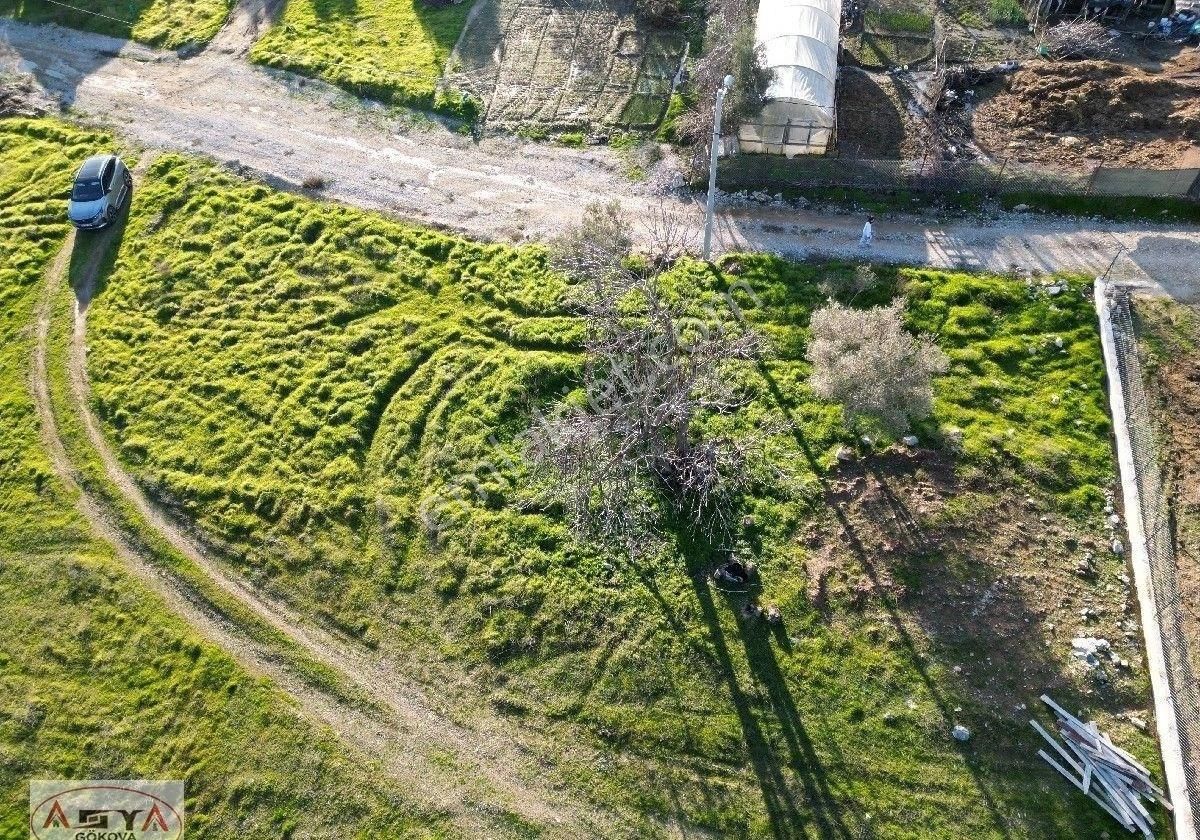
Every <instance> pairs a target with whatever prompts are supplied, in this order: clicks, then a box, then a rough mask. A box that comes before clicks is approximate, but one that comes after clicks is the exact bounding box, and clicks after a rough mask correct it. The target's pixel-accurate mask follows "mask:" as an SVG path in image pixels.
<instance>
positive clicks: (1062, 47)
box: [1042, 20, 1117, 59]
mask: <svg viewBox="0 0 1200 840" xmlns="http://www.w3.org/2000/svg"><path fill="white" fill-rule="evenodd" d="M1116 41H1117V36H1116V35H1113V34H1112V33H1110V32H1109V30H1108V29H1107V28H1106V27H1105V26H1104V25H1103V24H1100V23H1097V22H1096V21H1094V20H1064V21H1063V22H1062V23H1056V24H1054V26H1051V27H1050V28H1049V29H1047V30H1046V31H1045V32H1044V33H1043V34H1042V48H1043V49H1044V50H1045V51H1046V53H1047V54H1048V55H1049V56H1051V57H1052V58H1058V59H1067V58H1104V57H1106V56H1110V55H1113V54H1114V53H1115V52H1116V51H1117V48H1116Z"/></svg>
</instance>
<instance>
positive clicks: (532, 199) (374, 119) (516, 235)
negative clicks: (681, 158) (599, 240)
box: [0, 16, 1200, 301]
mask: <svg viewBox="0 0 1200 840" xmlns="http://www.w3.org/2000/svg"><path fill="white" fill-rule="evenodd" d="M235 17H236V16H235ZM236 25H238V26H239V27H243V28H244V27H245V26H246V25H247V24H246V23H245V22H236ZM234 40H235V42H236V40H237V39H236V38H235V39H234ZM221 43H223V41H222V40H221V36H218V44H221ZM241 51H242V50H241V49H238V48H230V47H226V48H223V49H222V48H210V49H208V50H205V51H203V52H201V53H199V54H198V55H195V56H193V57H190V58H180V57H178V56H177V55H175V54H174V53H169V52H158V51H154V50H150V49H147V48H145V47H141V46H139V45H136V44H132V43H130V42H126V41H120V40H117V39H113V38H109V37H105V36H101V35H95V34H91V33H84V32H77V31H74V30H68V29H63V28H60V27H54V26H31V25H26V24H20V23H16V22H14V21H9V20H4V21H0V73H4V72H9V73H11V72H19V73H28V74H32V76H33V77H34V78H35V79H36V81H37V82H38V84H40V85H41V86H42V87H44V88H45V89H46V90H47V91H48V92H49V93H50V94H52V95H53V96H55V97H56V98H58V99H60V100H61V101H63V102H64V103H66V104H68V105H70V107H71V109H72V111H73V112H74V113H76V114H79V115H81V116H84V117H88V118H94V119H99V120H102V121H103V122H105V123H106V124H108V125H110V126H112V127H114V128H115V129H117V130H118V131H120V132H121V133H122V134H123V135H124V136H125V137H126V138H127V139H128V140H129V141H130V142H132V143H135V144H138V145H141V146H145V147H148V148H153V149H162V150H181V151H188V152H195V153H200V154H205V155H208V156H210V157H212V158H214V159H215V160H217V161H220V162H222V163H225V164H229V165H231V166H234V167H235V168H239V169H241V170H242V171H248V172H252V173H255V174H258V175H261V176H264V177H266V178H267V179H268V180H270V181H272V182H273V183H275V184H276V185H278V186H281V187H283V188H288V189H299V184H300V183H301V182H302V181H304V179H305V178H306V177H307V176H310V175H316V174H320V175H322V176H323V177H324V178H325V181H326V186H325V188H324V190H323V195H324V196H325V197H326V198H330V199H335V200H338V201H343V202H346V203H349V204H354V205H358V206H361V207H367V208H372V209H378V210H383V211H386V212H389V213H393V214H397V215H400V216H403V217H405V218H408V219H412V220H414V221H418V222H422V223H425V224H431V225H437V226H441V227H446V228H450V229H453V230H457V231H461V232H463V233H466V234H468V235H471V236H475V237H479V238H484V239H496V240H509V241H518V240H528V239H544V238H546V237H548V236H550V235H553V233H554V232H556V231H557V230H559V229H561V228H562V226H563V225H564V224H567V223H570V222H571V221H572V220H574V219H576V218H578V216H579V213H580V211H581V209H582V208H583V207H584V206H585V205H587V204H588V203H590V202H593V201H599V200H608V199H612V198H616V199H620V200H621V201H622V202H623V203H625V204H626V206H628V207H629V208H630V209H632V210H633V211H635V212H637V211H639V210H640V211H645V210H646V209H647V208H648V207H649V206H651V205H657V204H658V203H659V202H660V201H663V200H665V201H666V202H668V203H669V204H670V206H672V207H673V208H675V209H677V210H679V212H681V213H683V214H686V216H687V218H688V219H689V220H690V223H691V224H692V225H695V226H698V225H699V222H700V218H701V206H700V204H699V202H697V201H696V200H695V199H694V198H691V197H682V198H680V197H672V198H667V199H662V198H661V197H660V196H659V195H657V194H656V191H655V189H654V187H653V185H652V184H653V183H659V182H660V179H652V182H651V183H640V184H637V183H632V182H630V180H629V179H628V178H627V177H626V176H625V174H624V172H625V168H624V166H623V164H622V163H621V161H620V160H619V159H618V158H617V157H616V156H615V155H614V154H613V153H611V152H609V151H608V150H607V149H604V148H585V149H567V148H560V147H556V146H551V145H548V144H539V143H531V142H526V141H523V140H520V139H517V138H491V139H485V140H483V141H482V142H480V143H475V142H473V141H472V140H471V139H470V138H467V137H462V136H459V135H456V134H454V133H452V132H449V131H446V130H444V129H442V128H441V127H440V126H436V125H429V124H428V123H426V122H424V121H417V122H413V121H411V120H410V121H409V124H407V125H401V124H400V123H399V122H398V121H397V120H395V119H392V118H389V117H387V116H385V114H384V113H383V112H382V111H381V110H372V109H371V108H369V107H364V106H361V105H358V104H356V103H354V102H353V101H352V100H351V99H350V98H349V97H347V96H345V95H343V94H340V93H339V92H337V91H334V90H332V89H330V88H328V87H327V86H325V85H321V84H318V83H313V82H311V81H309V82H307V83H306V82H304V81H303V80H301V79H298V78H297V77H294V76H291V75H289V74H285V73H278V72H273V71H265V70H263V69H260V68H255V67H252V66H250V65H248V64H246V63H245V61H244V59H243V58H241V57H240V55H239V53H240V52H241ZM862 221H863V220H862V219H861V218H859V217H856V216H852V215H846V214H840V215H839V214H829V213H820V212H815V211H812V210H799V209H795V208H780V207H773V206H770V205H766V206H763V205H754V206H740V207H731V206H728V205H727V206H726V207H725V208H724V209H723V210H722V212H721V214H720V218H719V220H718V228H719V230H718V245H719V247H720V248H721V249H725V250H731V249H747V248H749V249H762V250H771V251H777V252H781V253H787V254H792V255H797V256H803V255H807V254H813V255H836V256H844V255H856V254H862V255H864V256H865V255H866V254H865V252H864V251H862V250H860V249H858V248H857V238H858V231H859V229H860V228H861V225H862ZM870 258H871V259H874V260H880V261H894V262H901V263H911V264H925V265H933V266H942V267H954V266H971V267H980V268H988V269H993V270H1008V269H1010V268H1012V267H1014V266H1016V267H1018V268H1022V269H1029V270H1032V269H1038V270H1042V271H1057V270H1078V271H1082V272H1085V273H1087V274H1098V273H1102V272H1104V271H1105V270H1106V269H1108V267H1109V265H1110V263H1111V264H1112V270H1111V276H1112V277H1113V278H1114V279H1118V280H1123V281H1126V282H1131V283H1138V284H1142V285H1145V286H1146V287H1148V289H1150V290H1152V291H1156V292H1166V293H1168V294H1171V295H1172V296H1174V297H1176V298H1179V299H1182V300H1190V301H1200V281H1198V280H1197V275H1198V274H1200V269H1198V268H1197V266H1200V232H1198V231H1197V230H1196V229H1193V228H1191V227H1187V226H1182V225H1154V224H1116V223H1108V222H1101V221H1092V220H1071V219H1057V218H1049V217H1043V216H1040V215H1036V214H1005V215H1003V216H1002V217H1001V218H1000V219H999V220H982V221H981V220H978V219H963V220H959V221H951V222H947V223H941V222H938V221H936V220H934V219H933V218H932V217H930V216H897V217H894V218H893V217H889V218H880V219H877V220H876V226H875V243H874V245H873V247H872V248H871V251H870ZM1114 259H1115V262H1114Z"/></svg>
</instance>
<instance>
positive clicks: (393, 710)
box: [30, 226, 610, 837]
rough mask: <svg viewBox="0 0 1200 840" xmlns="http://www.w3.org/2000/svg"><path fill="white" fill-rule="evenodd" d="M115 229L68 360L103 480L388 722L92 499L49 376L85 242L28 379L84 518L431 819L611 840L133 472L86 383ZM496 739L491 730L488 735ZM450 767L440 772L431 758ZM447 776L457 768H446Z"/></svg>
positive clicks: (56, 274)
mask: <svg viewBox="0 0 1200 840" xmlns="http://www.w3.org/2000/svg"><path fill="white" fill-rule="evenodd" d="M115 231H116V227H115V226H114V227H113V228H110V229H109V230H108V231H105V232H104V233H102V234H101V235H100V236H99V237H98V238H97V239H96V240H95V241H94V242H93V243H92V246H93V247H92V250H91V252H90V253H89V254H88V255H87V259H86V260H85V262H84V264H83V265H82V268H81V270H80V276H79V277H78V278H77V286H76V297H77V304H76V306H75V308H74V319H73V320H74V323H73V325H72V329H71V336H70V344H69V354H68V380H69V395H68V396H69V402H70V405H71V409H72V411H73V413H74V414H75V415H77V419H78V420H79V422H80V425H81V426H82V428H83V430H84V433H85V436H86V442H87V444H88V445H89V447H90V448H91V449H92V450H94V454H95V456H96V457H97V458H98V459H99V462H100V465H101V466H102V467H103V470H104V473H105V476H106V478H107V480H108V481H109V482H111V483H112V484H113V485H114V486H115V488H116V490H117V491H118V492H119V493H120V495H121V496H122V497H123V499H124V500H125V501H126V502H128V503H129V504H130V505H131V506H132V507H133V508H134V509H135V510H136V511H137V512H138V514H139V515H140V516H141V517H142V518H143V519H144V520H145V523H146V524H147V525H148V526H149V527H150V528H151V529H153V531H154V532H155V533H156V534H157V535H158V536H160V537H162V538H163V539H164V540H165V541H166V542H167V543H168V544H169V545H170V546H171V547H172V548H173V549H174V550H175V551H177V552H178V553H179V554H181V555H183V556H184V557H185V558H186V559H187V560H188V561H190V562H191V563H192V564H194V565H195V566H196V567H197V568H198V569H199V570H200V571H201V572H202V573H203V574H204V575H205V576H206V577H207V579H208V580H209V581H210V582H211V583H212V584H213V585H214V586H216V587H217V588H219V589H220V590H221V592H222V593H223V594H224V595H227V596H229V597H230V598H232V599H234V600H235V601H236V602H237V603H238V604H239V605H240V606H242V607H244V608H246V609H248V610H249V611H250V613H251V614H252V615H254V616H255V618H257V619H259V620H261V621H263V622H264V623H265V624H266V625H267V626H268V627H270V628H271V629H273V630H274V631H277V632H278V633H280V634H282V635H283V636H284V637H286V638H287V639H288V640H290V641H291V642H293V643H295V644H296V645H297V646H298V647H299V648H300V649H301V650H303V651H304V652H305V653H306V654H307V655H308V656H311V657H312V659H313V660H315V661H316V662H317V663H319V664H320V665H323V666H325V667H326V668H328V669H330V670H331V671H333V672H335V673H337V674H338V675H339V676H340V677H341V678H343V679H344V680H346V681H347V683H349V684H350V685H352V686H354V687H355V688H356V689H358V690H360V691H361V692H362V693H363V694H364V695H365V696H366V697H368V698H370V700H372V701H373V702H375V703H376V704H378V706H379V707H380V708H381V709H382V710H384V712H385V715H386V719H381V718H379V717H376V716H373V715H369V714H367V713H366V712H365V711H363V710H361V709H357V708H354V707H353V706H352V705H350V704H348V703H345V702H341V701H339V700H337V699H335V698H333V697H331V696H330V695H328V694H325V693H323V692H321V691H319V690H318V689H316V688H315V687H313V686H311V685H309V684H306V683H305V682H303V681H302V680H300V679H298V678H297V676H296V675H295V674H294V673H292V672H291V671H290V670H289V669H287V668H286V667H283V666H282V665H281V664H280V663H279V657H278V656H277V655H274V654H273V652H272V651H270V650H269V649H267V648H266V647H265V646H262V645H257V644H256V643H254V642H252V641H250V640H248V639H247V637H246V633H245V631H244V630H243V629H242V628H241V627H239V626H238V625H237V624H236V623H235V622H233V621H231V620H229V619H228V618H224V617H221V616H219V615H217V614H214V611H213V610H212V607H211V605H207V604H205V603H204V598H203V596H202V595H200V594H199V593H197V592H194V591H189V587H188V585H187V584H186V583H185V582H183V581H182V580H180V579H179V578H178V577H176V576H175V575H173V574H170V573H168V572H166V571H165V570H164V569H162V568H161V567H159V566H158V565H156V564H155V562H154V561H153V560H152V559H151V557H150V556H148V553H145V552H142V551H139V550H138V549H137V548H135V546H134V545H133V544H132V543H131V541H130V540H128V539H127V538H126V537H125V536H124V535H123V534H122V533H121V531H120V529H119V528H118V527H117V526H116V525H115V524H114V522H113V520H112V517H111V515H110V514H109V513H108V512H107V511H106V510H105V508H104V505H103V504H102V503H100V502H99V501H97V500H96V499H95V498H93V497H92V496H91V495H90V494H89V493H88V492H87V491H86V490H85V489H84V487H83V485H82V483H81V481H80V480H79V477H78V474H77V472H76V469H75V467H74V466H73V464H72V462H71V460H70V456H69V455H68V454H67V448H66V446H65V445H64V443H63V439H62V437H61V434H60V430H59V428H58V424H57V422H56V420H55V417H54V414H53V410H52V401H51V397H50V390H49V388H50V386H49V377H48V373H47V356H48V352H47V347H48V343H49V334H50V322H51V314H52V309H53V300H54V294H55V290H56V288H57V287H58V285H59V284H60V283H63V282H65V279H66V277H67V275H68V273H69V269H70V265H71V257H72V254H73V252H74V246H75V241H76V238H75V236H74V234H72V235H71V236H69V237H68V239H67V241H66V242H65V244H64V246H63V248H62V249H61V250H60V252H59V253H58V254H57V255H56V257H55V259H54V261H53V262H52V264H51V266H50V268H49V270H48V271H47V273H46V282H45V286H44V289H43V293H42V295H41V300H40V302H39V305H38V309H37V313H36V343H35V351H34V357H33V364H32V366H31V371H30V387H31V390H32V392H33V396H34V402H35V404H36V407H37V414H38V417H39V420H40V425H41V430H42V437H43V440H44V443H45V446H46V448H47V450H48V452H49V453H50V456H51V461H52V463H53V465H54V468H55V471H56V472H57V473H58V475H59V476H60V478H61V479H62V480H63V481H64V482H65V483H66V484H67V485H68V486H69V487H71V488H72V490H73V491H74V492H75V493H77V495H78V507H79V510H80V512H81V513H82V514H83V515H84V516H85V517H86V519H87V520H88V521H89V523H91V525H92V527H93V528H94V529H95V530H96V532H97V533H98V534H99V535H100V536H101V537H102V538H103V539H104V540H105V541H107V542H108V543H110V544H111V545H112V546H113V547H114V549H115V550H116V551H117V554H118V555H119V556H120V557H121V559H122V560H124V561H125V563H126V565H127V566H128V567H129V568H130V570H131V571H132V572H133V573H134V574H136V575H137V577H138V578H139V579H141V580H143V581H144V582H146V583H147V584H148V585H149V586H150V588H151V589H153V590H154V591H155V592H156V593H157V594H158V595H160V596H161V597H163V598H164V599H165V600H166V601H167V602H168V603H169V604H170V605H171V606H172V608H173V609H175V610H176V611H177V612H178V613H179V614H180V615H182V616H183V617H184V618H185V619H186V620H187V621H188V622H189V624H191V625H192V626H193V627H195V628H196V630H197V631H198V632H200V633H201V634H202V635H204V636H205V637H206V638H209V639H210V640H212V641H213V642H214V643H216V644H218V645H220V646H221V647H222V648H223V649H224V650H226V651H228V652H230V653H231V654H232V655H233V656H234V657H235V658H237V659H238V660H239V661H241V662H243V663H244V664H245V665H246V666H247V667H248V668H249V669H250V670H252V671H254V672H255V673H258V674H261V675H264V676H267V677H269V678H271V679H272V680H274V681H275V682H276V683H277V684H278V685H279V686H280V687H281V688H283V689H284V690H285V691H286V692H287V693H288V695H290V696H291V697H292V698H293V699H294V700H295V701H296V702H297V704H298V705H299V707H300V708H301V709H302V710H303V711H304V712H305V714H306V715H308V716H309V717H310V718H311V719H315V720H318V721H320V722H322V723H324V724H326V725H328V726H330V727H331V728H332V729H333V730H334V731H336V732H337V733H338V734H339V735H340V736H341V737H343V738H344V739H345V740H346V741H348V742H349V743H351V744H353V745H354V746H356V747H358V748H359V749H361V750H362V751H364V752H366V753H367V754H368V755H370V756H371V757H372V758H374V759H376V760H378V761H379V762H380V763H381V765H382V767H383V769H384V770H385V771H386V772H387V773H388V774H389V775H391V776H393V777H394V778H395V779H397V780H399V781H401V782H402V783H404V784H405V788H406V790H408V791H410V792H411V793H412V794H413V795H414V796H415V797H417V798H418V799H420V800H421V801H422V804H424V805H425V806H426V807H430V808H435V809H437V810H439V811H444V812H446V813H448V814H449V815H451V817H452V818H453V819H455V821H456V822H457V823H458V825H459V827H460V828H462V829H463V830H465V831H467V832H468V836H505V835H507V834H509V833H517V834H522V835H524V834H527V833H528V832H529V830H530V829H531V828H532V829H535V830H540V831H541V833H542V834H544V835H545V836H562V837H580V836H596V835H602V834H608V833H610V832H609V831H606V830H605V827H606V826H608V825H609V824H610V822H609V820H608V818H607V816H606V815H601V814H600V813H598V812H595V811H592V810H590V809H588V808H587V807H585V806H584V807H581V806H576V805H574V804H571V803H567V802H564V801H563V800H562V799H561V797H557V796H553V795H547V794H546V793H544V792H543V791H542V790H537V789H535V788H534V787H533V786H532V785H530V784H527V783H526V782H525V781H523V780H522V778H521V773H522V769H524V770H525V773H526V774H528V775H529V776H532V775H533V774H535V773H537V772H538V770H537V768H534V767H531V766H530V764H531V762H530V760H529V759H528V757H527V756H526V755H525V754H524V753H523V752H522V750H521V748H520V747H519V746H517V745H516V744H515V743H514V742H513V741H512V740H510V739H508V738H505V737H502V736H500V735H497V734H495V733H494V732H491V731H484V730H482V729H469V728H467V727H465V726H462V725H460V724H458V723H455V722H453V721H450V720H448V719H446V718H445V717H443V716H442V715H440V714H439V713H438V712H437V711H436V710H435V709H434V708H433V707H432V705H431V704H430V703H429V702H428V701H427V700H426V699H425V698H424V697H423V696H422V692H421V690H420V689H418V688H417V687H415V686H413V685H411V684H410V683H408V682H407V681H406V680H404V679H403V678H402V677H400V675H399V674H397V673H396V672H395V670H394V668H392V667H391V665H390V664H389V663H387V662H386V661H384V660H383V659H382V658H381V657H378V656H375V655H372V654H371V653H370V652H368V651H366V650H364V649H361V648H359V647H357V646H355V645H353V644H351V643H349V642H348V641H346V640H344V639H342V638H339V637H337V636H335V635H333V634H332V633H330V632H328V631H326V630H324V629H321V628H318V627H315V626H312V625H310V624H307V623H305V622H304V621H303V620H302V619H301V618H300V617H299V616H297V615H296V614H295V613H294V612H293V611H292V610H291V609H290V608H289V607H287V606H286V605H285V604H282V603H280V602H278V601H274V600H268V599H267V598H265V597H264V596H262V595H261V594H260V593H258V592H256V591H254V590H252V589H250V588H249V587H248V586H247V585H246V584H244V583H242V582H241V581H239V580H236V579H235V578H234V577H232V576H231V575H230V574H229V573H227V572H226V571H225V570H224V569H223V568H222V567H221V566H220V564H219V563H218V562H217V561H215V560H214V559H213V558H210V557H209V556H208V555H207V553H206V552H205V551H204V550H203V549H202V548H201V547H200V546H199V544H198V542H197V541H195V540H194V539H193V538H192V537H191V536H189V535H188V534H186V533H185V532H184V530H183V529H182V528H181V527H180V526H178V525H176V524H175V523H173V522H172V521H171V520H169V519H168V517H167V515H166V514H165V513H164V512H163V511H162V510H161V509H159V508H158V507H157V506H156V505H155V504H154V503H153V502H151V501H150V500H149V499H148V498H147V496H146V495H145V494H144V493H143V492H142V490H141V489H140V488H139V487H138V486H137V484H136V483H135V482H134V481H133V479H132V478H131V477H130V476H129V475H128V474H127V473H126V472H125V471H124V469H123V468H122V466H121V464H120V462H119V461H118V460H117V457H116V455H115V453H114V452H113V451H112V449H111V448H110V446H109V444H108V442H107V440H106V439H105V438H104V436H103V434H102V432H101V430H100V428H99V425H98V423H97V421H96V418H95V416H94V415H93V414H92V412H91V410H90V408H89V406H88V383H87V375H86V313H87V302H88V301H90V299H91V297H92V294H93V293H94V290H95V285H96V280H97V275H98V272H99V269H100V266H101V264H102V262H103V259H104V257H105V256H106V255H107V253H108V251H109V248H110V247H111V245H112V240H113V236H114V235H115ZM489 729H490V727H489ZM447 753H448V754H449V755H451V756H452V761H450V762H446V761H445V760H440V761H437V762H435V761H432V760H431V759H429V758H427V756H429V755H431V754H437V755H443V756H444V755H446V754H447ZM447 764H449V765H450V766H446V765H447Z"/></svg>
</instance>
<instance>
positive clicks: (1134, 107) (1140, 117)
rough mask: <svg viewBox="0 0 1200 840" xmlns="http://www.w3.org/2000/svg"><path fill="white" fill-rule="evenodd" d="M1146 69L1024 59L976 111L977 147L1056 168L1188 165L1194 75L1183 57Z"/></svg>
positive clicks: (1197, 111)
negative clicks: (1156, 69) (1023, 64)
mask: <svg viewBox="0 0 1200 840" xmlns="http://www.w3.org/2000/svg"><path fill="white" fill-rule="evenodd" d="M1183 55H1184V56H1185V57H1183V58H1181V59H1180V60H1179V61H1178V62H1172V63H1170V64H1167V65H1165V66H1164V67H1163V69H1162V70H1161V71H1160V72H1148V71H1146V70H1141V69H1137V68H1134V67H1130V66H1127V65H1123V64H1118V63H1115V62H1110V61H1079V62H1044V63H1037V64H1030V65H1029V66H1027V67H1025V68H1023V69H1021V70H1019V71H1017V72H1016V73H1014V74H1012V75H1011V76H1009V77H1007V78H1005V79H1004V80H1003V81H1001V82H999V83H998V89H996V92H995V93H994V95H992V96H991V97H990V98H988V99H986V101H984V102H983V103H982V104H981V105H980V106H979V107H978V108H977V109H976V110H975V112H974V115H973V118H972V129H973V133H974V136H975V139H976V141H977V142H978V144H979V146H980V147H981V148H982V149H983V150H985V151H986V152H988V153H989V154H991V155H993V156H995V157H1001V158H1003V157H1013V158H1015V159H1017V160H1022V161H1027V162H1036V163H1040V164H1044V165H1047V166H1052V167H1057V168H1070V167H1072V166H1075V165H1077V164H1078V162H1079V161H1080V160H1081V159H1086V160H1089V161H1092V162H1095V161H1097V160H1099V161H1102V162H1104V163H1105V164H1107V165H1110V166H1131V167H1145V168H1153V169H1173V168H1185V167H1188V166H1194V165H1195V162H1196V155H1197V152H1198V151H1200V79H1197V78H1196V77H1195V75H1194V72H1193V71H1194V69H1195V68H1194V67H1192V65H1193V64H1195V63H1196V60H1195V58H1194V57H1190V56H1187V54H1186V53H1185V54H1183Z"/></svg>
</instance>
